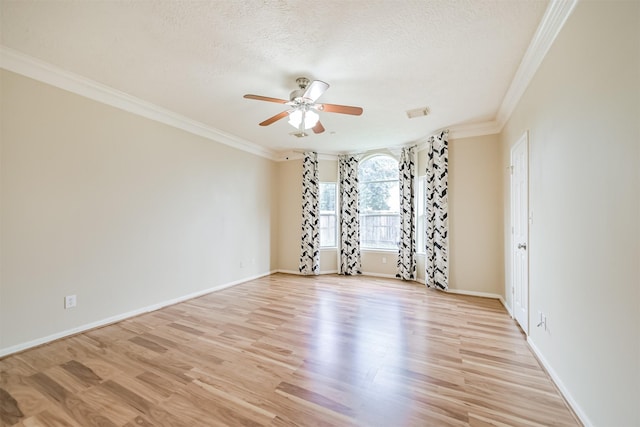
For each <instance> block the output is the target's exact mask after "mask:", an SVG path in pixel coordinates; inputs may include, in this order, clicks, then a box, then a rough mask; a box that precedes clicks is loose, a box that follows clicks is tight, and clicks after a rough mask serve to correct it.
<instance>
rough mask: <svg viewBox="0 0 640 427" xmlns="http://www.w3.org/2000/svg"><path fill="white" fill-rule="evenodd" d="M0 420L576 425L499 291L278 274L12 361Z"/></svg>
mask: <svg viewBox="0 0 640 427" xmlns="http://www.w3.org/2000/svg"><path fill="white" fill-rule="evenodd" d="M0 371H1V372H0V399H1V400H0V402H1V403H0V425H2V426H5V425H14V424H15V425H19V426H67V425H71V426H83V427H84V426H92V425H101V426H151V425H157V426H223V425H224V426H236V425H255V426H293V425H305V426H306V425H309V426H316V425H317V426H347V425H358V426H448V425H452V426H468V425H470V426H487V425H497V426H504V425H510V426H549V425H566V426H570V425H571V426H573V425H579V423H578V422H577V421H576V419H575V417H574V416H573V414H572V413H571V411H570V410H569V408H568V407H567V405H566V403H565V402H564V400H563V399H562V397H561V396H560V394H559V393H558V391H557V390H556V388H555V387H554V385H553V383H552V382H551V380H550V379H549V377H548V375H547V374H546V373H545V371H544V370H543V369H542V368H541V367H540V365H539V363H538V362H537V360H536V359H535V357H534V356H533V354H532V353H531V351H530V350H529V348H528V346H527V344H526V341H525V338H524V336H523V335H522V333H521V332H520V330H519V329H518V328H517V327H516V325H515V324H514V322H513V320H512V319H511V318H510V317H509V316H508V315H507V313H506V312H505V310H504V308H503V307H502V306H501V305H500V303H499V302H498V301H496V300H491V299H483V298H477V297H467V296H460V295H452V294H445V293H442V292H438V291H433V290H428V289H426V288H425V287H424V286H422V285H419V284H416V283H412V282H401V281H396V280H389V279H378V278H371V277H342V276H319V277H299V276H292V275H285V274H275V275H272V276H268V277H264V278H262V279H258V280H253V281H250V282H247V283H244V284H241V285H238V286H235V287H233V288H229V289H226V290H223V291H219V292H215V293H212V294H209V295H206V296H203V297H200V298H197V299H193V300H190V301H187V302H184V303H181V304H177V305H174V306H171V307H167V308H165V309H162V310H159V311H155V312H152V313H148V314H145V315H142V316H139V317H136V318H133V319H129V320H126V321H122V322H119V323H117V324H113V325H110V326H106V327H103V328H100V329H95V330H92V331H89V332H86V333H83V334H79V335H76V336H73V337H70V338H66V339H62V340H59V341H56V342H53V343H50V344H47V345H44V346H41V347H39V348H35V349H31V350H28V351H25V352H23V353H20V354H15V355H12V356H9V357H6V358H4V359H2V360H0Z"/></svg>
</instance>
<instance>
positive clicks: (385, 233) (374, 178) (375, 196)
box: [358, 155, 400, 249]
mask: <svg viewBox="0 0 640 427" xmlns="http://www.w3.org/2000/svg"><path fill="white" fill-rule="evenodd" d="M358 185H359V195H358V197H359V203H360V247H362V248H368V249H397V248H398V239H399V237H400V193H399V186H398V161H397V160H396V159H394V158H393V157H391V156H387V155H375V156H372V157H369V158H368V159H366V160H363V161H362V162H360V165H359V166H358Z"/></svg>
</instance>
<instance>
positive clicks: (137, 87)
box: [1, 0, 548, 153]
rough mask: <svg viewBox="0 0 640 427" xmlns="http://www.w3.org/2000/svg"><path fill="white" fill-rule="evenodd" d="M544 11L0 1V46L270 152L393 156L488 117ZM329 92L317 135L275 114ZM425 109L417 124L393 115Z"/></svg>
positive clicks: (375, 3)
mask: <svg viewBox="0 0 640 427" xmlns="http://www.w3.org/2000/svg"><path fill="white" fill-rule="evenodd" d="M547 4H548V2H547V1H516V0H512V1H504V0H500V1H484V0H483V1H480V0H443V1H427V0H420V1H409V0H402V1H390V0H387V1H380V0H369V1H355V0H353V1H344V0H340V1H334V0H329V1H317V0H316V1H306V0H299V1H294V0H281V1H270V0H260V1H231V0H228V1H227V0H225V1H132V2H129V1H48V2H41V1H30V0H20V1H6V0H2V14H1V15H2V16H1V19H2V21H1V36H2V44H3V45H4V46H6V47H8V48H11V49H14V50H16V51H19V52H22V53H24V54H26V55H29V56H32V57H35V58H37V59H40V60H42V61H45V62H47V63H49V64H52V65H54V66H56V67H59V68H61V69H64V70H67V71H70V72H73V73H76V74H78V75H81V76H84V77H86V78H89V79H91V80H94V81H96V82H99V83H102V84H104V85H107V86H109V87H112V88H115V89H117V90H120V91H122V92H125V93H127V94H129V95H132V96H134V97H138V98H141V99H143V100H145V101H148V102H151V103H153V104H156V105H158V106H160V107H163V108H166V109H168V110H171V111H173V112H175V113H178V114H180V115H183V116H186V117H188V118H190V119H192V120H195V121H198V122H201V123H203V124H205V125H207V126H209V127H212V128H215V129H217V130H220V131H222V132H224V133H227V134H231V135H234V136H236V137H238V138H240V139H243V140H245V141H249V142H252V143H255V144H258V145H260V146H262V147H265V148H267V149H269V150H273V151H275V152H282V151H287V150H293V149H309V148H310V149H315V150H317V151H319V152H322V153H337V152H346V151H360V150H366V149H373V148H382V147H394V146H400V145H405V144H408V143H411V142H414V141H419V140H421V139H423V138H424V137H426V136H429V135H431V134H432V133H434V132H436V131H438V130H440V129H443V128H455V127H456V126H463V125H468V124H473V123H483V122H487V121H491V120H494V119H495V118H496V115H497V113H498V110H499V108H500V106H501V104H502V102H503V99H504V97H505V94H506V93H507V90H508V89H509V86H510V84H511V82H512V80H513V77H514V74H515V73H516V70H517V69H518V66H519V64H520V61H521V60H522V58H523V55H524V54H525V52H526V50H527V47H528V46H529V44H530V43H531V40H532V37H533V35H534V33H535V31H536V29H537V27H538V25H539V23H540V20H541V18H542V16H543V14H544V12H545V9H546V7H547ZM299 76H306V77H309V78H310V79H311V80H313V79H319V80H324V81H326V82H328V83H329V84H330V85H331V87H330V88H329V90H328V91H327V92H325V94H324V95H323V96H322V97H321V98H320V102H327V103H335V104H346V105H356V106H361V107H363V108H364V113H363V115H362V116H359V117H355V116H348V115H341V114H335V113H321V121H322V123H323V125H324V127H325V128H326V132H325V133H323V134H319V135H315V134H313V133H311V135H310V136H309V137H306V138H302V139H298V138H295V137H293V136H290V135H289V133H290V132H292V131H294V129H293V128H292V127H291V126H290V125H288V124H287V121H286V120H281V121H279V122H276V123H275V124H273V125H271V126H269V127H260V126H258V123H259V122H261V121H262V120H264V119H266V118H268V117H270V116H272V115H274V114H276V113H278V112H280V111H282V110H283V109H284V108H283V106H282V105H280V104H275V103H268V102H259V101H253V100H247V99H244V98H243V97H242V96H243V95H244V94H246V93H252V94H259V95H265V96H270V97H276V98H287V99H288V94H289V92H290V91H292V90H293V89H295V88H296V85H295V79H296V77H299ZM424 106H428V107H429V109H430V110H431V114H430V115H429V116H427V117H419V118H414V119H408V118H407V116H406V113H405V112H406V110H410V109H415V108H419V107H424Z"/></svg>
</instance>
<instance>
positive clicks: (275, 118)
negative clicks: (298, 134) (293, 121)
mask: <svg viewBox="0 0 640 427" xmlns="http://www.w3.org/2000/svg"><path fill="white" fill-rule="evenodd" d="M291 111H293V110H289V111H283V112H282V113H278V114H276V115H275V116H273V117H269V118H268V119H267V120H265V121H264V122H262V123H260V126H269V125H270V124H271V123H275V122H277V121H278V120H280V119H284V118H285V117H287V116H288V115H289V113H290V112H291Z"/></svg>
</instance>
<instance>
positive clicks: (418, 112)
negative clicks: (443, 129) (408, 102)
mask: <svg viewBox="0 0 640 427" xmlns="http://www.w3.org/2000/svg"><path fill="white" fill-rule="evenodd" d="M430 112H431V111H430V110H429V107H422V108H414V109H413V110H408V111H407V117H409V118H410V119H415V118H416V117H423V116H428V115H429V113H430Z"/></svg>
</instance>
